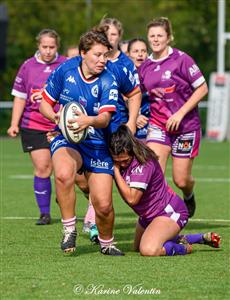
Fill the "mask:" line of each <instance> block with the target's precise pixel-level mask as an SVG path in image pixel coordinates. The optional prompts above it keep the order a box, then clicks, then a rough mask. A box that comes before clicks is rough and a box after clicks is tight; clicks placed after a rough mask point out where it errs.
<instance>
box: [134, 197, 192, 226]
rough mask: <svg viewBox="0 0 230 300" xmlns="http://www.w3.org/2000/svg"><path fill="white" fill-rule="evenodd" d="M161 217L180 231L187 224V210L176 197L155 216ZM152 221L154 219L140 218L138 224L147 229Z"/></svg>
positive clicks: (182, 202)
mask: <svg viewBox="0 0 230 300" xmlns="http://www.w3.org/2000/svg"><path fill="white" fill-rule="evenodd" d="M161 216H164V217H168V218H170V219H172V220H173V221H175V222H176V223H177V224H178V225H179V227H180V228H181V229H182V228H183V227H184V226H185V225H186V224H187V223H188V209H187V207H186V205H185V203H184V201H183V200H182V199H181V198H180V197H179V196H178V195H175V196H174V197H173V198H172V199H171V201H170V202H169V203H168V204H167V205H166V207H165V208H164V209H162V211H160V212H159V213H158V214H157V215H156V216H155V218H156V217H161ZM153 220H154V218H142V217H140V218H139V220H138V222H139V224H140V225H141V226H142V227H143V228H147V227H148V225H149V224H150V223H151V222H152V221H153Z"/></svg>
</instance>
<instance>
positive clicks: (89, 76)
mask: <svg viewBox="0 0 230 300" xmlns="http://www.w3.org/2000/svg"><path fill="white" fill-rule="evenodd" d="M111 48H112V47H111V45H110V43H109V41H108V39H107V36H106V34H105V29H104V28H102V27H97V28H93V29H92V30H90V31H89V32H87V33H85V34H84V35H82V37H81V38H80V43H79V51H80V55H81V56H77V57H74V58H71V59H69V60H68V61H66V62H65V63H64V64H62V65H61V66H60V67H59V68H58V69H57V70H56V71H55V72H53V73H52V75H51V76H50V77H49V79H48V81H47V86H46V88H45V90H44V92H43V97H44V98H43V100H42V103H41V107H40V111H41V112H42V113H43V114H44V116H45V117H47V118H49V119H50V120H52V121H53V122H54V121H57V120H58V118H59V113H55V112H54V111H53V106H54V105H55V103H57V102H58V103H60V104H62V105H65V104H67V103H68V102H71V101H76V102H78V103H80V104H81V105H82V106H83V107H84V108H85V110H86V112H87V115H85V114H80V115H79V116H78V119H77V124H78V126H79V127H78V130H79V131H80V130H82V129H84V128H87V127H89V126H92V127H93V128H91V130H90V131H89V133H88V135H87V137H86V139H85V140H84V141H82V142H81V143H79V144H71V143H69V142H68V141H67V140H66V139H65V138H64V137H63V135H62V134H60V135H58V136H56V137H55V138H54V139H53V140H52V142H51V144H50V147H51V152H52V161H53V166H54V173H55V183H56V194H57V199H58V203H59V207H60V210H61V216H62V224H63V229H64V235H63V239H62V242H61V249H62V250H63V251H64V252H73V251H75V248H76V236H77V232H76V216H75V204H76V194H75V177H76V173H77V172H84V174H85V176H86V179H87V182H88V186H89V192H90V196H91V201H92V204H93V206H94V208H95V213H96V225H97V227H98V231H99V236H98V239H99V242H100V246H101V253H102V254H105V255H113V256H121V255H123V253H122V252H121V251H120V250H119V249H118V248H116V247H115V245H114V243H113V240H114V237H113V224H114V209H113V203H112V185H113V161H112V158H111V155H110V153H109V149H108V146H107V137H106V136H105V132H104V129H105V128H106V127H107V126H108V124H109V122H110V120H111V117H112V114H113V113H115V112H116V103H117V96H118V91H117V83H116V82H115V80H114V78H113V76H112V75H111V74H110V73H109V72H107V71H106V70H105V65H106V62H107V55H108V52H109V50H110V49H111ZM75 122H76V120H72V122H71V124H74V123H75ZM71 124H69V126H70V128H72V130H73V131H76V126H74V125H71ZM74 128H75V129H74Z"/></svg>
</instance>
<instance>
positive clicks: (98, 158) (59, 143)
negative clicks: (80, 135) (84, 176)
mask: <svg viewBox="0 0 230 300" xmlns="http://www.w3.org/2000/svg"><path fill="white" fill-rule="evenodd" d="M63 147H64V148H71V149H74V150H76V151H77V152H79V153H80V155H81V157H82V160H83V166H82V168H81V169H82V170H83V171H87V172H92V173H104V174H110V175H112V176H113V174H114V173H113V160H112V157H111V155H110V153H109V150H108V148H106V147H103V146H102V145H100V146H99V147H98V146H97V145H93V146H92V145H87V143H84V142H81V143H79V144H71V143H69V142H68V141H67V140H66V139H65V138H64V136H63V135H62V134H60V135H58V136H56V137H55V139H54V140H53V141H52V142H51V144H50V150H51V155H53V154H54V153H55V151H57V150H58V149H59V148H63Z"/></svg>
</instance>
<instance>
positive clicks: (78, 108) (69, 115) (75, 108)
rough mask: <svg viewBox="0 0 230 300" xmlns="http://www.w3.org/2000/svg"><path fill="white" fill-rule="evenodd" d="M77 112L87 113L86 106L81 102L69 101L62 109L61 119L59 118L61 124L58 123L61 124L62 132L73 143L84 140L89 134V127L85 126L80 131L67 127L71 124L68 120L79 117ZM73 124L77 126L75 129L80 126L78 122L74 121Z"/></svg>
mask: <svg viewBox="0 0 230 300" xmlns="http://www.w3.org/2000/svg"><path fill="white" fill-rule="evenodd" d="M76 112H81V113H83V114H85V115H87V112H86V111H85V108H84V107H83V106H82V105H81V104H80V103H78V102H69V103H67V104H66V105H65V106H64V107H63V109H62V111H61V114H60V120H59V124H58V126H59V128H60V130H61V132H62V134H63V135H64V137H65V138H66V140H67V141H68V142H69V143H72V144H78V143H80V142H81V141H83V140H84V139H85V138H86V136H87V134H88V128H85V129H83V130H81V131H79V132H73V131H72V130H71V129H69V128H68V127H67V126H68V125H69V123H68V120H70V119H77V118H78V116H77V115H76ZM72 125H73V126H74V127H75V129H77V128H78V124H77V122H76V123H73V124H72Z"/></svg>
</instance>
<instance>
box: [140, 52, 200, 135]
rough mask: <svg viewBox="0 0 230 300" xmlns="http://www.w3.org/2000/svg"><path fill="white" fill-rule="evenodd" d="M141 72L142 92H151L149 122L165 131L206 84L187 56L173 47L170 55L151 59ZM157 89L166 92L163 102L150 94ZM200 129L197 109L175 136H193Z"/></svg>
mask: <svg viewBox="0 0 230 300" xmlns="http://www.w3.org/2000/svg"><path fill="white" fill-rule="evenodd" d="M138 72H139V77H140V86H141V90H142V92H148V94H149V95H150V97H149V100H150V119H149V122H150V123H151V124H156V125H158V126H159V127H161V128H162V129H164V130H166V128H165V124H166V122H167V120H168V118H169V117H170V116H171V115H172V114H174V113H175V112H177V111H178V110H179V109H180V108H181V107H182V106H183V105H184V103H185V102H186V101H187V100H188V99H189V97H190V96H191V95H192V93H193V92H194V90H195V89H196V88H197V87H199V86H200V85H201V84H203V83H204V82H205V78H204V76H203V75H202V73H201V71H200V69H199V68H198V66H197V65H196V63H195V62H194V60H193V59H192V58H191V57H190V56H189V55H187V54H186V53H184V52H182V51H180V50H178V49H175V48H171V47H170V48H169V55H168V56H167V57H165V58H163V59H158V60H154V59H153V57H152V55H150V56H149V58H148V59H147V60H146V61H144V62H143V64H142V65H141V66H140V68H139V70H138ZM155 88H163V89H164V96H163V97H162V98H158V97H156V96H154V95H153V94H151V90H152V89H155ZM199 128H200V118H199V113H198V107H195V108H194V109H193V110H191V111H190V112H189V113H188V114H187V115H185V117H184V119H183V120H182V121H181V124H180V126H179V129H178V131H177V132H175V133H186V132H191V131H193V130H197V129H199Z"/></svg>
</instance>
